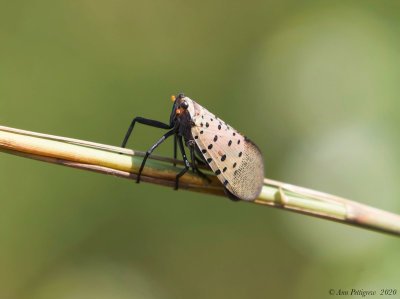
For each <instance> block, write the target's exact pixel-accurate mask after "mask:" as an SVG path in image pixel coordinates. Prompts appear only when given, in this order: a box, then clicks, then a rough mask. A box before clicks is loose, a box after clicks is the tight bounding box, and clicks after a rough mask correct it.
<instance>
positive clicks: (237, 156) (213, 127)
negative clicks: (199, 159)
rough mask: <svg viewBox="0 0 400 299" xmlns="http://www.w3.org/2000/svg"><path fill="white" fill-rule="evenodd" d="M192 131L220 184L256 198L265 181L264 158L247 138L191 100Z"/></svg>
mask: <svg viewBox="0 0 400 299" xmlns="http://www.w3.org/2000/svg"><path fill="white" fill-rule="evenodd" d="M193 104H194V107H195V111H194V112H195V114H194V117H193V118H192V119H193V120H194V123H195V125H194V126H193V127H192V135H193V138H194V140H195V142H196V145H197V146H198V148H199V150H200V152H201V153H202V155H203V157H204V159H205V161H206V162H207V164H208V165H209V166H210V168H211V169H212V170H213V172H214V173H215V174H216V175H217V177H218V179H219V180H220V181H221V183H222V185H223V186H224V187H225V188H227V189H228V190H229V191H230V192H231V193H232V194H233V195H235V196H237V197H238V198H240V199H242V200H246V201H253V200H254V199H256V198H257V197H258V196H259V194H260V192H261V189H262V186H263V182H264V160H263V157H262V154H261V152H260V150H259V149H258V148H257V146H256V145H255V144H254V143H253V142H251V141H250V140H249V139H247V138H245V137H244V136H243V135H241V134H240V133H239V132H237V131H236V130H234V129H233V128H232V127H230V126H229V125H228V124H226V123H225V122H223V121H222V120H220V119H219V118H216V117H215V115H213V114H211V113H210V112H209V111H208V110H206V109H205V108H203V107H201V106H200V105H199V104H197V103H196V102H194V101H193Z"/></svg>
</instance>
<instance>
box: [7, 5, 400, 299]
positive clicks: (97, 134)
mask: <svg viewBox="0 0 400 299" xmlns="http://www.w3.org/2000/svg"><path fill="white" fill-rule="evenodd" d="M399 6H400V5H399V2H398V1H343V2H342V1H330V2H325V1H324V2H320V1H294V0H288V1H217V2H216V1H197V2H194V1H192V2H188V1H123V0H116V1H93V0H92V1H89V0H83V1H1V2H0V37H1V40H0V124H1V125H6V126H11V127H16V128H20V129H26V130H32V131H37V132H42V133H48V134H55V135H61V136H67V137H73V138H80V139H85V140H90V141H96V142H101V143H107V144H112V145H120V144H121V142H122V139H123V136H124V134H125V132H126V129H127V128H128V125H129V123H130V121H131V120H132V118H133V117H135V116H143V117H148V118H153V119H157V120H160V121H168V120H169V113H170V111H171V104H172V103H171V101H170V99H169V98H170V95H171V94H177V93H179V92H185V94H186V95H188V96H189V97H191V98H192V99H194V100H196V101H198V102H199V103H200V104H201V105H203V106H205V107H206V108H208V109H209V110H210V111H212V112H213V113H215V114H217V115H218V116H219V117H221V118H222V119H223V120H225V121H227V122H228V123H229V124H231V125H232V126H233V127H234V128H236V129H238V130H239V131H241V132H243V133H245V134H246V135H247V136H249V137H250V138H251V139H252V140H254V141H255V142H256V143H257V144H258V146H259V147H260V149H261V150H262V152H263V153H264V158H265V167H266V176H267V177H268V178H272V179H277V180H281V181H284V182H289V183H292V184H297V185H300V186H304V187H309V188H314V189H317V190H321V191H325V192H330V193H333V194H336V195H341V196H344V197H348V198H351V199H354V200H356V201H359V202H362V203H366V204H369V205H373V206H375V207H378V208H381V209H385V210H389V211H392V212H397V213H399V212H400V186H399V181H400V171H399V167H398V165H399V157H400V150H399V148H400V147H399V145H400V139H399V133H398V132H399V125H400V120H399V115H398V114H399V113H398V111H399V109H400V102H399V98H400V85H399V78H400V34H399V32H400V19H399V17H398V16H399V13H400V7H399ZM161 134H162V132H161V131H160V130H157V129H154V128H148V127H145V126H140V125H138V126H137V128H136V129H135V131H134V138H133V139H132V140H131V141H130V143H129V145H128V147H130V148H134V149H136V150H142V151H145V150H147V149H148V148H149V147H150V146H151V145H152V144H153V143H154V141H155V140H157V138H158V137H159V136H161ZM171 141H172V140H171ZM171 141H169V142H166V143H165V144H163V145H162V146H161V147H160V148H159V150H157V154H162V155H169V156H171V155H172V142H171ZM0 163H1V164H0V165H1V169H2V171H1V172H0V181H1V183H0V199H1V201H0V298H11V299H13V298H34V299H36V298H62V299H63V298H96V299H97V298H123V299H124V298H267V297H268V298H328V297H330V296H329V294H328V292H329V289H334V290H338V289H342V290H346V289H351V288H358V289H364V290H376V291H377V292H379V291H380V289H382V288H399V274H400V270H399V269H400V259H399V252H400V244H399V239H396V238H394V237H391V236H387V235H383V234H378V233H375V232H370V231H366V230H361V229H357V228H353V227H349V226H345V225H341V224H337V223H333V222H328V221H324V220H320V219H315V218H311V217H307V216H302V215H298V214H293V213H288V212H285V211H281V210H277V209H272V208H267V207H262V206H257V205H252V204H246V203H233V202H231V201H229V200H227V199H226V200H225V199H222V198H217V197H213V196H207V195H203V194H195V193H189V192H185V191H179V192H175V191H174V190H172V189H169V188H164V187H160V186H154V185H150V184H145V183H143V184H140V185H136V184H135V183H134V182H132V181H129V180H124V179H118V178H114V177H110V176H105V175H100V174H93V173H89V172H84V171H81V170H75V169H69V168H66V167H60V166H55V165H49V164H44V163H41V162H37V161H31V160H28V159H23V158H19V157H14V156H8V155H6V154H0ZM399 293H400V290H399ZM397 296H399V295H397ZM331 297H332V296H331ZM391 297H392V298H393V296H391Z"/></svg>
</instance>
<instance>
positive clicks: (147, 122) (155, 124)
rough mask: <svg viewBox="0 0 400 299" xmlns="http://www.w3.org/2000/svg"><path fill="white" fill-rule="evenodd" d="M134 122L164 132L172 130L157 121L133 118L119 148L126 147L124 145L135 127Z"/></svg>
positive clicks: (169, 126) (170, 126) (170, 127)
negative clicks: (163, 130) (164, 130)
mask: <svg viewBox="0 0 400 299" xmlns="http://www.w3.org/2000/svg"><path fill="white" fill-rule="evenodd" d="M136 122H138V123H140V124H144V125H147V126H150V127H155V128H160V129H166V130H168V129H172V127H173V126H172V125H171V124H169V125H167V124H165V123H162V122H160V121H158V120H152V119H148V118H144V117H135V118H134V119H133V120H132V123H131V125H130V126H129V129H128V132H126V135H125V138H124V141H123V142H122V146H121V147H125V146H126V143H127V142H128V139H129V136H130V135H131V133H132V130H133V127H134V126H135V123H136Z"/></svg>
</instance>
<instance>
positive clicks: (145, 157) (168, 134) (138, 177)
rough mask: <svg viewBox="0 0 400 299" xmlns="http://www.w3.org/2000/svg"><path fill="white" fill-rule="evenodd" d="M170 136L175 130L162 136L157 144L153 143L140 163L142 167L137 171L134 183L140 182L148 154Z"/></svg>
mask: <svg viewBox="0 0 400 299" xmlns="http://www.w3.org/2000/svg"><path fill="white" fill-rule="evenodd" d="M172 134H175V130H171V131H169V132H167V133H165V134H164V135H163V136H162V137H161V138H160V139H158V140H157V142H156V143H154V145H153V146H152V147H151V148H150V149H149V150H148V151H147V152H146V155H145V156H144V158H143V161H142V165H140V169H139V172H138V175H137V179H136V183H139V182H140V176H141V174H142V171H143V168H144V165H145V164H146V160H147V158H148V157H149V156H150V154H151V153H152V152H153V151H154V150H155V149H156V148H157V147H158V146H159V145H160V144H161V143H163V142H164V141H165V139H167V138H168V137H169V136H171V135H172Z"/></svg>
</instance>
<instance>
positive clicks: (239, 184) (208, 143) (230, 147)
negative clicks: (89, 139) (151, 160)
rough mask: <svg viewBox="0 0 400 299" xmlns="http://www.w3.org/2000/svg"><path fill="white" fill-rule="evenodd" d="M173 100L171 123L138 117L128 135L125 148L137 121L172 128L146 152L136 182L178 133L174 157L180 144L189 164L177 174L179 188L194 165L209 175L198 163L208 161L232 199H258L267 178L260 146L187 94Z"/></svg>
mask: <svg viewBox="0 0 400 299" xmlns="http://www.w3.org/2000/svg"><path fill="white" fill-rule="evenodd" d="M171 99H172V100H173V101H174V104H173V107H172V112H171V116H170V120H169V124H165V123H162V122H159V121H157V120H151V119H147V118H143V117H135V118H134V119H133V121H132V123H131V125H130V126H129V129H128V131H127V133H126V135H125V138H124V141H123V143H122V147H125V146H126V143H127V141H128V138H129V136H130V135H131V133H132V130H133V127H134V126H135V123H141V124H144V125H148V126H152V127H156V128H161V129H166V130H169V131H168V132H167V133H165V134H164V135H163V136H162V137H161V138H160V139H159V140H158V141H157V142H156V143H154V145H153V146H152V147H151V148H150V149H149V150H148V151H147V152H146V154H145V157H144V159H143V162H142V164H141V166H140V169H139V172H138V175H137V181H136V182H137V183H139V182H140V176H141V174H142V171H143V168H144V166H145V164H146V160H147V158H148V157H149V155H150V154H151V153H152V152H153V151H154V150H155V149H156V148H157V147H158V146H159V145H160V144H161V143H162V142H164V141H165V140H166V139H167V138H168V137H170V136H172V135H174V158H176V155H177V144H178V145H179V149H180V151H181V153H182V157H183V161H184V163H185V168H184V169H183V170H182V171H181V172H180V173H178V175H177V176H176V180H175V189H178V186H179V178H180V177H181V176H183V175H184V174H185V173H186V172H187V171H188V170H189V168H190V165H192V168H193V171H194V172H197V173H198V174H199V175H201V176H203V177H205V178H207V177H206V176H205V175H204V174H203V173H202V172H201V171H200V170H199V169H198V167H197V163H206V164H208V166H209V167H210V168H211V170H212V171H213V172H214V173H215V174H216V175H217V177H218V179H219V180H220V181H221V183H222V185H223V188H224V191H225V193H226V194H227V196H228V197H229V198H230V199H232V200H240V199H242V200H246V201H253V200H254V199H256V198H257V197H258V196H259V194H260V192H261V188H262V185H263V181H264V160H263V156H262V154H261V152H260V150H259V149H258V148H257V146H256V145H255V144H254V143H253V142H251V141H250V140H249V139H247V137H245V136H243V135H242V134H240V133H239V132H238V131H236V130H235V129H233V128H232V127H231V126H229V125H228V124H227V123H225V122H224V121H222V120H221V119H219V118H218V117H216V116H215V115H214V114H212V113H211V112H209V111H208V110H207V109H205V108H204V107H202V106H200V105H199V104H198V103H196V102H195V101H193V100H191V99H190V98H188V97H186V96H185V95H184V94H183V93H181V94H179V95H178V96H177V97H176V98H175V97H174V96H172V97H171ZM183 142H185V145H186V146H187V147H188V148H189V150H190V158H191V163H189V161H188V159H187V157H186V154H185V149H184V143H183ZM196 162H197V163H196Z"/></svg>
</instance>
